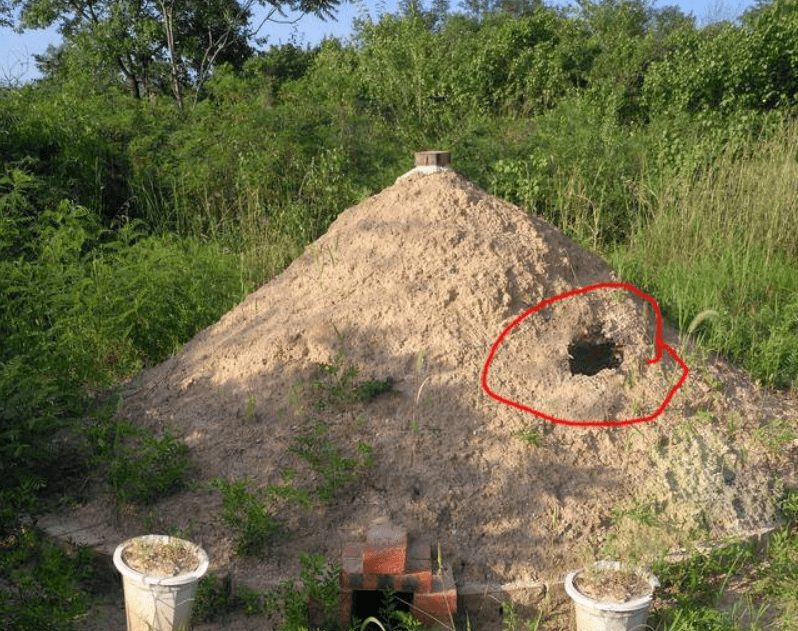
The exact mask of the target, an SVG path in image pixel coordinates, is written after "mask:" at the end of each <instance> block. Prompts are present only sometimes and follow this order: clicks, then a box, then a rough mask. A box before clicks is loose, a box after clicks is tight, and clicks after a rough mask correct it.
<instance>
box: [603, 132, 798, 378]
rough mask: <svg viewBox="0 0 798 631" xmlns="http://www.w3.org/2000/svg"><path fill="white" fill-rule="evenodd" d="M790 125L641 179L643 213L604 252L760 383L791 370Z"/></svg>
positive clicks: (796, 356)
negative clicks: (699, 162)
mask: <svg viewBox="0 0 798 631" xmlns="http://www.w3.org/2000/svg"><path fill="white" fill-rule="evenodd" d="M796 151H798V125H795V124H793V125H789V126H786V127H785V128H784V130H783V132H782V133H781V134H780V135H778V136H777V137H776V138H773V139H771V140H767V141H763V142H760V143H755V144H753V145H752V146H751V148H750V154H749V155H745V156H743V157H740V156H739V155H737V154H738V153H739V152H732V151H728V152H727V153H724V154H722V155H720V156H719V157H718V158H717V160H715V161H714V162H713V163H712V164H710V165H709V166H707V167H706V168H705V169H704V170H699V171H697V172H692V173H690V174H676V175H675V176H673V177H672V178H669V179H666V180H663V181H646V180H645V179H644V180H643V181H642V182H641V183H640V186H641V188H642V189H643V190H645V191H647V193H646V195H645V196H644V200H645V204H644V209H643V210H644V212H642V213H641V215H640V217H639V218H638V221H637V225H636V227H635V229H634V231H633V234H632V236H631V238H630V240H629V242H628V244H624V245H622V246H620V247H618V248H616V249H614V251H613V252H612V255H611V260H612V263H613V264H614V266H615V268H616V269H617V270H618V271H619V273H620V275H621V277H622V278H623V279H624V280H627V281H629V282H632V283H635V284H637V285H638V286H640V287H641V288H642V289H644V290H645V291H648V292H650V293H651V294H652V295H654V296H656V297H657V299H658V301H659V303H660V306H661V307H662V310H663V313H664V314H665V315H666V317H668V318H669V319H670V320H671V321H672V322H674V323H676V324H677V325H678V326H679V328H680V329H681V330H682V331H686V330H687V328H688V326H689V324H690V323H691V321H692V320H693V319H694V318H695V317H696V316H698V315H699V314H701V313H702V312H705V311H708V310H711V311H714V312H716V313H717V314H718V315H717V317H712V318H706V319H704V320H703V321H702V322H701V323H700V324H699V325H698V326H697V329H696V332H695V334H696V336H697V337H698V338H699V339H700V341H701V342H702V344H703V346H704V347H705V348H707V349H712V350H716V351H719V352H720V353H722V354H723V355H725V356H727V357H729V358H730V359H732V360H733V361H735V362H737V363H739V364H740V365H742V366H743V367H745V368H746V369H747V370H748V371H750V373H751V374H752V375H753V377H754V378H755V379H757V380H760V381H761V382H762V383H764V384H766V385H769V386H775V387H780V388H792V387H794V386H795V380H796V375H798V222H796V221H795V217H796V214H797V213H798V196H796V195H795V192H794V190H792V189H791V188H790V187H791V183H792V182H794V181H795V179H796V178H797V177H798V164H796V162H795V159H794V156H795V154H796Z"/></svg>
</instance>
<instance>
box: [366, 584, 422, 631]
mask: <svg viewBox="0 0 798 631" xmlns="http://www.w3.org/2000/svg"><path fill="white" fill-rule="evenodd" d="M412 603H413V593H412V592H392V591H390V590H386V591H378V590H369V589H358V590H355V591H354V592H352V619H353V620H359V621H361V622H362V621H363V620H365V619H366V618H369V617H374V618H376V619H377V620H379V621H380V622H381V623H382V624H383V625H384V626H385V628H386V629H387V628H391V627H393V626H394V624H393V623H394V622H395V621H391V620H385V614H386V612H388V611H404V612H405V613H410V605H411V604H412Z"/></svg>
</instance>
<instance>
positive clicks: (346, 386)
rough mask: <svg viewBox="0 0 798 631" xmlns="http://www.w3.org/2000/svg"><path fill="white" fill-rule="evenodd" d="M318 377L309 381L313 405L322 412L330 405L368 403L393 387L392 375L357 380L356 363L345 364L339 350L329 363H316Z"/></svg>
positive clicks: (342, 354) (341, 352)
mask: <svg viewBox="0 0 798 631" xmlns="http://www.w3.org/2000/svg"><path fill="white" fill-rule="evenodd" d="M318 369H319V372H320V373H321V374H320V376H319V378H317V379H315V380H314V381H313V382H312V383H311V384H310V392H311V394H312V395H313V397H314V402H313V407H314V409H316V410H317V411H322V410H324V409H326V408H327V407H330V406H331V405H345V404H347V403H356V402H368V401H371V400H372V399H374V398H376V397H377V396H379V395H381V394H384V393H386V392H390V391H391V390H393V385H394V381H393V377H386V378H385V379H368V380H366V381H358V380H357V377H358V369H357V367H356V366H355V365H349V366H347V367H344V353H343V351H339V352H338V353H337V354H336V355H335V357H334V358H333V361H332V363H330V364H318Z"/></svg>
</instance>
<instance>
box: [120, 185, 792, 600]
mask: <svg viewBox="0 0 798 631" xmlns="http://www.w3.org/2000/svg"><path fill="white" fill-rule="evenodd" d="M613 280H615V278H614V276H613V273H612V271H611V270H610V269H609V267H608V266H607V265H606V264H605V263H604V262H603V261H602V260H600V259H599V258H598V257H596V256H595V255H593V254H591V253H589V252H587V251H585V250H584V249H582V248H581V247H579V246H577V245H576V244H575V243H573V242H572V241H570V240H569V239H568V238H566V237H565V236H564V235H563V234H562V233H561V232H559V231H558V230H557V229H555V228H554V227H552V226H551V225H550V224H548V223H547V222H545V221H544V220H542V219H540V218H537V217H530V216H528V215H527V214H526V213H525V212H523V211H522V210H520V209H519V208H517V207H515V206H513V205H510V204H508V203H505V202H503V201H501V200H498V199H496V198H494V197H491V196H489V195H488V194H487V193H485V192H484V191H482V190H481V189H479V188H478V187H476V186H475V185H473V184H471V183H469V182H468V181H466V180H464V179H463V178H462V177H460V176H458V175H457V174H455V173H453V172H444V173H437V174H432V175H420V174H413V173H411V174H409V175H408V176H406V177H403V178H400V179H399V180H397V182H396V184H395V185H393V186H391V187H389V188H387V189H386V190H384V191H383V192H381V193H380V194H378V195H376V196H374V197H372V198H370V199H368V200H366V201H364V202H363V203H361V204H360V205H358V206H355V207H353V208H350V209H349V210H347V211H345V212H344V213H342V214H341V215H340V217H339V218H338V219H337V220H336V221H335V223H334V224H333V225H332V226H331V227H330V229H329V231H328V232H327V233H326V234H325V235H324V236H323V237H321V238H320V239H318V241H316V242H315V243H313V244H312V245H311V246H309V247H308V248H307V250H306V252H305V253H304V255H303V256H301V257H300V258H299V259H297V260H296V261H295V262H294V263H293V264H292V265H291V266H290V267H289V268H288V269H287V270H286V271H285V272H284V273H283V274H281V275H280V276H278V277H276V278H275V279H274V280H273V281H272V282H270V283H268V284H267V285H265V286H263V287H261V288H260V289H259V290H258V291H256V292H255V293H253V294H252V295H251V296H249V297H248V298H247V299H246V300H245V301H244V302H243V303H242V304H240V305H239V306H238V307H236V308H235V309H234V310H232V311H231V312H229V313H228V314H226V315H225V316H224V317H223V318H222V319H221V320H220V321H219V322H218V323H217V324H215V325H214V326H212V327H210V328H208V329H207V330H205V331H203V332H202V333H200V334H199V335H197V336H196V338H195V339H194V340H192V341H191V342H190V343H189V344H187V345H186V346H185V348H184V349H183V350H182V352H180V353H179V354H178V355H177V356H175V357H174V358H172V359H170V360H169V361H167V362H165V363H163V364H162V365H159V366H156V367H154V368H152V369H149V370H147V371H145V372H144V374H143V375H142V378H141V382H140V387H139V388H138V390H137V392H136V393H135V394H133V395H132V396H131V397H130V398H129V399H128V401H127V403H126V407H125V409H124V411H123V415H124V416H125V417H127V418H128V419H130V420H132V421H134V422H136V423H138V424H141V425H146V426H149V427H151V428H153V429H154V430H155V431H157V432H160V431H163V430H165V429H169V430H170V431H171V432H173V433H174V434H176V435H177V436H179V437H180V438H181V439H182V440H184V441H185V442H186V443H188V444H189V445H190V446H191V449H192V452H191V453H192V458H193V461H194V462H195V463H196V465H197V467H198V471H199V472H200V473H199V476H200V479H202V480H209V479H211V478H214V477H222V478H225V479H227V480H230V481H233V480H239V479H245V478H251V479H252V480H253V481H254V484H257V485H267V484H274V483H277V482H279V480H280V479H281V474H282V473H283V472H284V471H286V470H287V469H291V470H294V471H296V472H297V475H296V477H295V479H294V483H295V484H296V485H298V486H312V485H314V484H318V483H319V482H320V478H319V476H318V474H315V473H313V472H312V471H310V470H309V469H308V468H307V467H304V468H303V466H302V462H301V461H300V460H299V459H298V458H297V456H296V455H295V454H294V453H292V452H291V451H290V449H291V447H292V446H295V445H296V438H297V437H298V436H312V435H314V431H316V428H317V427H318V424H319V422H322V423H323V424H324V425H325V426H326V432H325V433H324V434H323V437H324V439H325V440H329V441H331V442H333V443H335V444H337V445H339V446H340V447H341V449H342V450H343V452H344V454H347V455H353V454H356V448H357V445H358V443H366V444H368V445H370V446H371V448H372V456H373V461H374V464H373V466H372V467H371V468H368V469H366V470H365V471H363V472H362V473H361V475H360V477H359V478H358V479H357V480H356V481H354V482H351V483H349V484H348V485H345V486H344V487H343V488H341V489H339V490H338V491H336V493H335V494H334V496H333V499H332V501H330V502H329V503H326V504H325V503H319V504H318V505H316V506H315V507H314V508H313V509H312V510H310V511H308V510H305V509H301V508H298V507H292V506H290V505H287V506H285V507H283V508H282V509H281V515H282V517H283V518H284V519H285V522H286V530H287V531H288V532H290V533H291V536H290V537H286V538H280V539H278V540H277V541H276V542H275V543H274V545H272V546H271V547H270V548H269V549H268V552H267V554H266V556H265V559H263V560H255V559H246V558H241V557H239V556H236V555H235V554H234V552H233V547H232V543H231V539H232V533H231V532H230V530H229V529H228V528H227V527H226V526H225V525H224V524H223V523H222V522H221V520H220V513H221V498H220V494H219V492H218V491H214V490H207V489H200V490H190V491H185V492H182V493H181V494H179V495H177V496H175V497H173V498H169V499H166V500H164V501H162V502H160V503H159V504H158V506H157V512H156V513H155V515H156V517H155V524H154V525H155V527H156V529H157V527H158V526H159V525H160V526H162V527H164V528H165V527H167V526H169V527H173V528H174V527H177V528H181V529H182V528H186V529H190V534H191V536H192V538H193V539H194V540H195V541H198V542H200V543H202V545H203V546H204V547H205V549H206V550H208V552H209V554H210V556H211V559H212V565H213V567H214V568H215V569H216V570H217V571H219V572H220V573H224V572H227V571H229V572H232V573H233V574H234V575H235V576H236V578H237V579H238V580H242V581H244V582H246V583H249V584H250V585H251V586H253V587H263V586H266V585H268V584H270V583H273V582H275V581H276V580H278V579H285V578H291V577H293V576H295V575H296V572H297V568H298V560H297V559H298V555H299V553H300V552H302V551H307V552H315V553H319V554H322V555H324V556H325V557H326V558H328V559H329V560H332V561H335V560H338V559H340V555H341V552H342V549H343V546H344V544H346V543H349V542H357V541H361V540H362V538H363V536H364V532H365V529H366V527H367V525H368V524H369V523H370V522H371V521H372V520H373V519H375V518H378V517H388V518H390V519H391V520H392V521H394V522H395V523H400V524H404V525H405V526H406V527H407V528H408V529H409V530H410V531H411V532H417V533H426V534H428V535H430V536H431V537H432V538H433V539H434V540H436V541H438V542H440V545H441V549H442V552H443V554H444V556H445V557H446V558H447V559H449V560H450V561H451V563H452V565H453V567H454V572H455V577H456V579H457V580H458V581H459V582H460V583H461V584H463V583H472V584H473V583H488V582H498V583H503V582H508V581H522V580H549V579H557V578H559V579H561V578H562V576H563V575H564V574H565V572H566V571H567V570H569V569H571V568H573V567H574V565H575V564H577V563H578V562H579V558H578V557H580V556H583V555H585V554H586V553H588V552H586V551H592V550H594V549H596V548H597V547H598V546H600V545H602V544H606V543H608V542H609V543H611V544H614V545H618V546H622V547H623V546H627V547H628V545H627V544H629V545H632V546H634V545H649V543H647V542H649V539H646V537H647V536H650V540H651V541H654V540H656V541H658V542H661V543H662V544H663V545H665V546H669V547H670V546H673V547H676V546H678V545H680V544H681V543H683V542H684V541H685V540H686V539H687V537H688V534H690V533H692V534H700V535H701V536H703V537H705V538H712V537H721V536H725V535H734V534H738V533H743V532H746V531H749V530H751V529H756V528H759V527H763V526H768V525H771V524H772V523H773V521H774V519H775V515H776V513H775V507H774V501H775V498H776V497H777V494H778V492H779V488H780V485H781V484H782V479H783V478H786V479H787V482H788V483H795V469H796V454H797V453H798V451H796V450H797V449H798V445H796V444H795V443H794V442H793V443H789V442H788V443H783V442H782V443H779V442H778V441H777V442H776V444H775V445H774V444H773V442H772V441H770V442H769V441H768V440H764V439H763V437H767V436H770V434H769V433H768V432H769V431H770V430H769V428H772V427H776V428H778V427H781V426H782V425H781V424H783V423H789V424H792V423H794V421H795V419H796V418H798V415H796V406H795V401H788V400H784V399H783V398H782V399H779V398H777V397H775V396H769V395H766V394H765V393H761V392H759V391H758V390H757V389H756V388H754V387H753V386H752V385H751V384H750V383H749V382H748V381H747V380H746V378H745V377H744V376H743V375H742V374H740V373H739V372H737V371H734V370H733V369H731V368H729V367H727V366H725V365H723V364H721V363H719V362H706V361H703V360H701V361H699V359H700V358H698V357H697V355H696V354H695V353H694V352H692V351H690V350H689V348H687V347H685V346H683V345H680V344H679V340H678V339H677V338H676V336H675V335H674V333H673V332H672V331H669V330H666V332H665V336H666V340H667V341H668V342H669V343H670V344H672V345H673V346H674V348H676V349H677V351H678V352H679V354H680V355H681V356H682V357H683V358H684V359H685V361H687V363H688V365H689V366H690V368H691V373H690V376H689V378H688V380H687V382H686V384H685V385H684V387H682V388H681V389H680V390H679V391H678V393H677V394H676V396H675V397H674V399H673V401H672V403H671V405H670V406H669V407H668V409H667V410H666V411H665V413H664V414H663V415H661V416H660V417H659V418H657V419H656V420H655V421H654V422H647V423H642V424H636V425H630V426H624V427H568V426H563V425H555V424H552V423H550V422H548V421H546V420H543V419H540V418H537V417H535V416H533V415H530V414H527V413H524V412H522V411H520V410H517V409H514V408H512V407H509V406H507V405H503V404H501V403H499V402H497V401H495V400H493V399H492V398H490V397H488V396H487V395H486V394H485V393H484V391H483V390H482V389H481V388H480V377H481V372H482V369H483V365H484V363H485V360H486V357H487V354H488V351H489V349H490V347H491V345H492V344H493V342H494V340H495V339H496V338H497V337H498V335H499V334H500V333H501V332H502V330H503V329H504V328H505V327H506V326H507V325H508V323H510V322H511V321H512V320H513V319H514V318H515V317H517V316H518V315H519V314H521V313H523V312H524V311H525V310H527V309H528V308H529V307H530V306H532V305H535V304H537V303H539V302H540V301H541V300H543V299H546V298H549V297H551V296H554V295H557V294H560V293H563V292H566V291H569V290H571V289H573V288H575V287H582V286H586V285H590V284H593V283H598V282H603V281H613ZM652 331H653V316H652V314H651V313H650V311H648V310H647V307H646V304H645V303H643V302H642V301H640V300H638V299H636V298H635V297H634V296H632V295H630V294H628V292H624V291H622V290H613V291H605V292H594V293H591V294H590V295H585V296H581V297H578V298H573V299H571V302H569V303H568V304H566V303H565V302H563V303H562V304H560V305H557V306H553V307H552V308H550V309H547V310H546V311H545V312H541V313H538V314H535V315H534V316H531V317H530V318H529V319H528V320H525V321H524V323H523V325H522V326H519V327H518V330H517V331H514V332H513V334H512V335H510V336H508V338H507V342H506V344H505V345H503V346H502V348H501V349H500V351H499V352H498V353H497V356H496V360H495V365H494V366H493V367H492V369H491V373H490V380H491V381H490V385H491V387H492V388H494V389H496V390H497V391H501V392H502V393H503V394H504V395H505V396H507V397H509V398H513V399H516V400H523V401H524V402H525V403H527V404H528V405H530V406H533V407H534V406H539V407H540V408H541V409H544V408H545V409H547V410H549V411H550V412H551V413H552V414H554V415H555V416H567V417H569V418H587V419H605V420H609V421H612V420H614V419H620V418H629V417H634V416H641V415H643V414H641V412H650V411H652V410H654V409H655V408H656V406H657V405H658V403H659V401H661V399H662V397H663V396H664V394H665V392H667V390H668V388H669V387H670V385H672V384H673V380H674V375H675V374H677V373H678V371H676V370H675V369H676V368H677V367H676V366H675V364H674V362H673V361H672V360H671V359H669V358H667V357H666V358H665V359H663V361H662V362H660V363H659V364H655V365H649V364H646V362H645V360H646V359H648V358H650V357H652V355H653V352H654V349H653V337H652ZM591 336H592V337H593V338H594V339H601V340H605V341H606V340H612V341H613V343H614V344H615V347H614V350H613V353H614V357H615V359H616V364H615V365H614V366H612V367H608V368H605V369H603V370H600V371H599V372H598V373H596V374H595V375H586V374H578V373H577V374H572V369H571V367H570V364H569V359H570V355H572V354H573V353H572V352H571V351H569V345H570V344H571V343H572V342H573V341H574V340H576V339H580V338H582V339H584V338H590V337H591ZM336 361H337V362H338V365H340V366H341V372H339V373H338V376H340V375H341V374H343V371H344V370H345V369H346V368H347V367H355V368H356V369H357V371H358V375H357V381H358V382H363V381H366V380H369V379H377V380H383V379H386V378H387V377H391V378H392V379H393V381H394V389H393V392H391V393H387V394H382V395H380V396H378V397H376V398H375V399H374V400H372V401H370V402H360V403H347V404H341V405H337V404H330V405H327V406H326V407H325V408H324V409H323V410H320V411H319V410H317V409H316V407H314V405H313V402H314V401H316V402H317V403H318V397H319V396H320V395H319V392H320V390H319V387H318V384H319V383H323V382H324V379H330V375H324V374H321V373H320V371H319V368H318V365H319V364H327V365H331V364H334V363H335V362H336ZM314 383H315V384H316V386H315V388H314V385H313V384H314ZM322 390H323V389H322ZM780 423H781V424H780ZM767 446H769V448H767ZM150 521H151V523H150V527H152V526H153V524H152V515H151V516H150ZM652 524H653V525H652ZM123 525H124V526H125V529H126V531H127V532H128V533H130V534H139V532H138V531H139V530H140V529H141V528H142V522H141V521H136V519H134V518H130V519H129V522H128V523H126V524H123Z"/></svg>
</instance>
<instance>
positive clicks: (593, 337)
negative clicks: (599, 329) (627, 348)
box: [568, 332, 623, 377]
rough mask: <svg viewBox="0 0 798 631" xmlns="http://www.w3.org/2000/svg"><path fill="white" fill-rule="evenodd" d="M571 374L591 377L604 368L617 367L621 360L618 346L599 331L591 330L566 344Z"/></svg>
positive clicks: (621, 356)
mask: <svg viewBox="0 0 798 631" xmlns="http://www.w3.org/2000/svg"><path fill="white" fill-rule="evenodd" d="M568 357H569V360H568V364H569V366H570V368H571V374H572V375H587V376H588V377H591V376H593V375H595V374H596V373H597V372H599V371H600V370H604V369H605V368H618V367H619V366H620V365H621V361H622V360H623V355H622V353H621V349H620V347H619V346H618V345H617V344H616V343H615V342H613V341H612V340H609V339H607V338H605V337H604V336H603V335H601V333H595V332H591V333H588V334H587V335H583V336H581V337H578V338H576V339H574V340H573V341H572V342H571V343H570V344H569V345H568Z"/></svg>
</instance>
